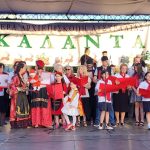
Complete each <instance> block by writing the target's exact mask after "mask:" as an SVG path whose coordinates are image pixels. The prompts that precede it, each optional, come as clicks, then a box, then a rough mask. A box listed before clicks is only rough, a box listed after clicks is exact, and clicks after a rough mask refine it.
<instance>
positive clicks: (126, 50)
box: [0, 27, 150, 66]
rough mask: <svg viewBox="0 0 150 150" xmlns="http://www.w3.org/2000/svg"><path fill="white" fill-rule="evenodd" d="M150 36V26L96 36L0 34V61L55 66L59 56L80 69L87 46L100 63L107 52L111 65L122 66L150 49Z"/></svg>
mask: <svg viewBox="0 0 150 150" xmlns="http://www.w3.org/2000/svg"><path fill="white" fill-rule="evenodd" d="M76 32H77V31H76ZM149 36H150V35H149V32H148V27H142V28H138V29H134V30H132V31H131V30H130V31H119V32H109V33H105V34H95V35H86V34H85V35H69V34H68V35H62V36H61V35H51V34H49V33H47V34H42V33H41V34H40V35H36V34H35V35H34V34H32V35H31V34H0V62H3V63H4V64H13V63H14V62H15V61H16V60H24V61H26V62H27V64H28V65H35V61H36V60H37V59H42V60H44V62H45V63H46V65H47V66H52V65H53V64H54V61H55V58H56V57H58V58H60V60H61V62H62V64H63V65H67V64H69V65H72V66H76V65H78V64H79V59H80V57H81V55H83V54H84V49H85V47H90V50H91V54H90V55H91V57H93V58H94V59H95V60H97V61H98V60H99V59H100V58H101V56H102V55H101V52H102V51H104V50H106V51H108V55H109V58H110V59H111V60H110V61H111V63H113V64H115V65H118V63H119V61H120V58H121V57H122V56H123V55H124V56H129V60H130V63H132V60H133V57H134V56H135V55H136V54H141V52H142V51H143V50H145V49H146V50H149V45H148V43H150V41H149Z"/></svg>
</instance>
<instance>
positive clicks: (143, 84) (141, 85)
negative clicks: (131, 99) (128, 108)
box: [138, 81, 150, 102]
mask: <svg viewBox="0 0 150 150" xmlns="http://www.w3.org/2000/svg"><path fill="white" fill-rule="evenodd" d="M148 86H149V84H148V83H147V82H146V81H143V82H141V83H140V85H139V87H138V89H139V88H140V89H147V88H148ZM142 101H145V102H148V101H150V98H144V97H142Z"/></svg>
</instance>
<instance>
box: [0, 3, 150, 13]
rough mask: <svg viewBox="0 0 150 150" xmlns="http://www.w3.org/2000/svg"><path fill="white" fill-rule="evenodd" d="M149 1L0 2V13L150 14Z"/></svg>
mask: <svg viewBox="0 0 150 150" xmlns="http://www.w3.org/2000/svg"><path fill="white" fill-rule="evenodd" d="M149 8H150V0H0V13H13V14H17V13H21V14H29V13H31V14H34V13H39V14H41V13H48V14H52V13H54V14H105V15H141V14H142V15H144V14H150V9H149Z"/></svg>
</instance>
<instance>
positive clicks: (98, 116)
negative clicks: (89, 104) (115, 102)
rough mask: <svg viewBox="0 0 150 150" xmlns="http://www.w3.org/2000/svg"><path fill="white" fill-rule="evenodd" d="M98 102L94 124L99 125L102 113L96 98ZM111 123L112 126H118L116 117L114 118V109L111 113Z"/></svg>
mask: <svg viewBox="0 0 150 150" xmlns="http://www.w3.org/2000/svg"><path fill="white" fill-rule="evenodd" d="M96 100H97V105H96V117H95V121H94V124H95V125H99V124H100V115H101V112H100V110H99V107H98V97H96ZM109 122H110V123H111V125H115V124H116V123H115V116H114V109H112V111H110V112H109Z"/></svg>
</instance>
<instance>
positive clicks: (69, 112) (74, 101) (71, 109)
mask: <svg viewBox="0 0 150 150" xmlns="http://www.w3.org/2000/svg"><path fill="white" fill-rule="evenodd" d="M70 88H71V90H70V92H69V94H68V95H67V96H66V97H65V98H64V100H63V104H64V106H63V108H62V110H61V111H62V113H63V115H64V117H65V120H66V122H67V126H66V128H65V130H70V129H71V130H75V129H76V128H75V124H76V116H78V115H79V111H78V102H79V92H78V89H77V87H76V85H75V84H74V83H73V82H71V83H70ZM69 116H71V117H72V118H73V122H72V123H71V122H70V120H69Z"/></svg>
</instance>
